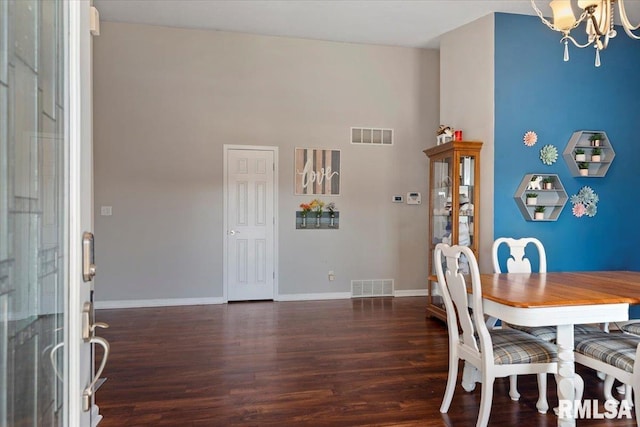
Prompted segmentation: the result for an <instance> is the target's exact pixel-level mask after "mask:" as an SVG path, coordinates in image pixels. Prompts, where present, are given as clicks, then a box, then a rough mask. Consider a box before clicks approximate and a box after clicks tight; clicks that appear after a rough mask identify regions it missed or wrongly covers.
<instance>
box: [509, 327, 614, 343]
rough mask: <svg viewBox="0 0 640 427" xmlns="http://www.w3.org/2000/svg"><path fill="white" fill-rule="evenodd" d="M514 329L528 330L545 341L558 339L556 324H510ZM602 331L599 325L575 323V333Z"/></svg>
mask: <svg viewBox="0 0 640 427" xmlns="http://www.w3.org/2000/svg"><path fill="white" fill-rule="evenodd" d="M509 327H510V328H512V329H517V330H519V331H522V332H526V333H528V334H530V335H533V336H534V337H536V338H540V339H541V340H544V341H549V342H555V341H556V327H555V326H540V327H535V328H532V327H528V326H519V325H509ZM601 332H602V329H600V328H598V327H597V326H591V325H575V326H574V327H573V333H574V335H579V334H599V333H601Z"/></svg>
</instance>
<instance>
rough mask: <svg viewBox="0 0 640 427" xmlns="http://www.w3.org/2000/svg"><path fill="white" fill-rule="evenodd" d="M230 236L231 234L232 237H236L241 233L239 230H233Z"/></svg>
mask: <svg viewBox="0 0 640 427" xmlns="http://www.w3.org/2000/svg"><path fill="white" fill-rule="evenodd" d="M229 234H231V235H232V236H234V235H236V234H240V232H239V231H237V230H231V231H229Z"/></svg>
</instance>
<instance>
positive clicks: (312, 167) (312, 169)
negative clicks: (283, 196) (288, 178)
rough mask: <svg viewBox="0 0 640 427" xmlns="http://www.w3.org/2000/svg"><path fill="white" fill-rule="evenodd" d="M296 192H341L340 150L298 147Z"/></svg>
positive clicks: (295, 166)
mask: <svg viewBox="0 0 640 427" xmlns="http://www.w3.org/2000/svg"><path fill="white" fill-rule="evenodd" d="M294 169H295V181H294V182H295V194H296V195H303V194H332V195H339V194H340V150H323V149H316V148H296V152H295V164H294Z"/></svg>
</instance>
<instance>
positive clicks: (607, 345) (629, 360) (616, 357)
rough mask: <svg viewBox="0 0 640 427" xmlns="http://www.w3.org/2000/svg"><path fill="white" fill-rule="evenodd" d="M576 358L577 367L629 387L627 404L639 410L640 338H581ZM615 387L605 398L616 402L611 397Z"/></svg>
mask: <svg viewBox="0 0 640 427" xmlns="http://www.w3.org/2000/svg"><path fill="white" fill-rule="evenodd" d="M573 353H574V356H575V361H576V363H580V364H581V365H584V366H587V367H589V368H591V369H594V370H596V371H600V372H604V373H605V374H606V377H607V380H609V378H615V379H617V380H618V381H620V382H621V383H623V384H624V385H626V388H627V390H626V396H625V400H626V401H627V402H628V403H629V405H630V406H631V401H632V398H631V395H632V394H633V403H634V404H635V407H636V408H638V403H639V402H638V401H639V399H640V398H639V396H638V393H639V392H640V337H638V336H635V335H630V334H625V333H622V334H621V333H606V332H600V333H598V334H592V335H580V336H576V338H575V349H574V352H573ZM612 382H613V380H612V381H611V384H609V385H608V387H605V390H604V391H605V398H606V399H607V400H612V399H613V400H615V398H614V397H613V396H612V395H611V385H612ZM635 412H636V425H638V426H639V427H640V411H638V410H637V409H636V411H635Z"/></svg>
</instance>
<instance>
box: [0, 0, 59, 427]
mask: <svg viewBox="0 0 640 427" xmlns="http://www.w3.org/2000/svg"><path fill="white" fill-rule="evenodd" d="M62 11H63V5H62V1H61V0H59V1H58V0H47V1H37V0H1V1H0V427H18V426H60V425H63V422H64V418H65V417H66V414H65V410H64V405H63V401H64V400H65V399H64V393H65V388H64V384H65V381H64V377H63V376H64V373H65V372H67V371H68V370H67V369H65V368H66V366H64V363H65V362H64V360H65V357H64V347H63V343H64V340H65V330H66V328H65V313H64V310H65V305H66V304H65V302H66V299H67V296H66V294H65V288H66V287H65V285H64V284H65V283H66V281H67V277H66V274H67V272H66V265H67V261H68V244H67V243H68V242H67V241H66V236H67V234H68V229H67V219H68V218H67V212H68V209H67V205H68V204H67V195H68V191H67V188H68V185H67V180H66V175H65V173H64V171H65V167H66V158H67V157H66V156H67V141H66V139H65V121H66V120H67V113H66V111H65V100H64V97H65V94H66V84H65V79H64V75H63V74H64V64H63V60H64V58H65V56H66V55H65V51H64V49H65V46H66V45H67V42H66V39H65V36H64V35H65V34H66V32H65V31H64V28H63V27H64V25H63V23H64V21H65V20H64V19H63V16H62V15H63V13H62Z"/></svg>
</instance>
